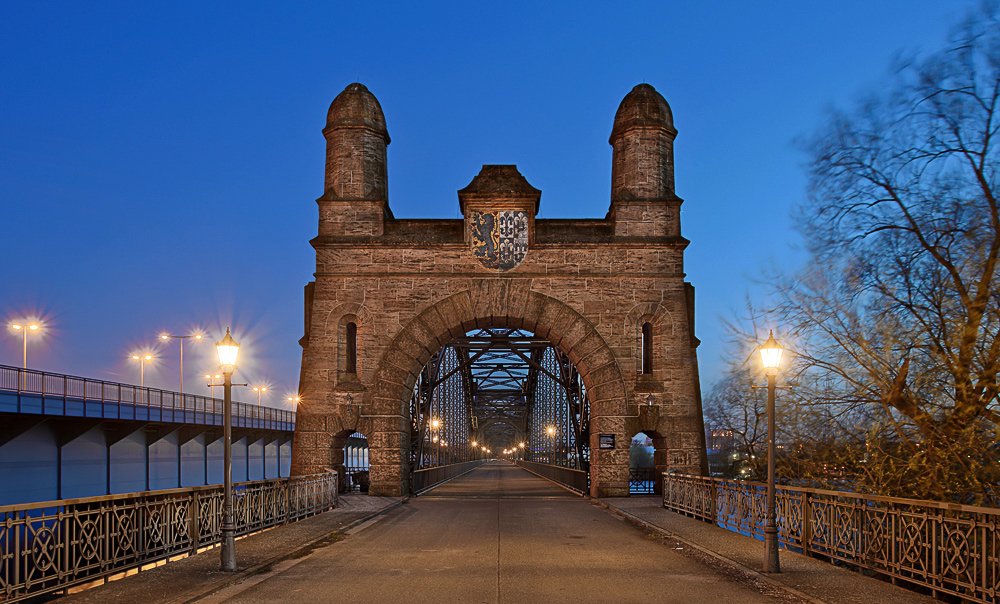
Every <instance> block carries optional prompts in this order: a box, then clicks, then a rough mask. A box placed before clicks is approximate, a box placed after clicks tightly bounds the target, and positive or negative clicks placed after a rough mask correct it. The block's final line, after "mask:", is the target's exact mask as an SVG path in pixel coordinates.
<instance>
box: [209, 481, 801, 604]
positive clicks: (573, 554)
mask: <svg viewBox="0 0 1000 604" xmlns="http://www.w3.org/2000/svg"><path fill="white" fill-rule="evenodd" d="M359 529H360V530H355V531H352V532H350V533H349V535H348V536H347V537H346V538H345V539H343V540H341V541H339V542H336V543H333V544H331V545H329V546H326V547H323V548H320V549H316V550H314V551H312V552H311V553H310V554H308V555H307V556H305V557H302V558H299V559H295V560H287V561H284V562H281V563H279V564H277V565H275V567H274V569H272V570H271V571H270V572H267V573H264V574H261V575H258V576H256V577H250V578H248V579H247V580H245V581H243V582H242V583H239V584H236V585H233V586H230V587H228V588H226V589H224V590H222V591H221V592H218V593H216V594H214V595H212V596H209V597H208V598H206V599H205V600H202V602H205V603H215V602H230V603H264V602H286V601H291V602H406V603H408V604H409V603H422V602H427V603H433V604H448V603H456V604H457V603H461V604H474V603H487V602H489V603H504V604H508V603H509V604H532V603H536V602H537V603H545V604H558V603H563V602H565V603H573V604H581V603H589V602H593V603H602V604H603V603H615V602H629V603H637V602H665V603H672V602H677V603H683V604H697V603H701V602H710V603H712V604H721V603H740V604H743V603H748V604H750V603H756V602H777V601H780V602H790V601H797V600H795V599H790V598H789V597H783V596H778V599H775V597H770V596H767V595H764V594H762V593H761V592H760V591H757V590H755V589H754V588H753V587H752V586H748V585H745V584H743V583H742V582H740V581H738V580H734V579H730V578H728V577H727V576H725V575H724V574H721V573H719V572H717V571H715V570H713V569H712V568H710V567H708V566H706V565H703V564H701V563H699V562H698V561H696V560H693V559H691V558H690V557H687V556H685V555H683V553H681V552H677V551H674V550H673V549H672V547H670V546H667V545H664V542H663V541H660V540H656V539H651V538H648V537H646V536H645V535H643V534H642V533H641V532H640V531H639V530H637V529H635V528H634V527H633V526H631V525H630V524H627V523H626V522H624V521H622V520H621V519H619V518H618V517H616V516H613V515H611V514H610V513H608V512H607V511H605V510H604V509H602V508H600V507H598V506H596V505H594V504H592V503H590V502H588V501H586V500H584V499H583V498H581V497H579V496H577V495H574V494H573V493H570V492H568V491H566V490H564V489H563V488H561V487H559V486H557V485H555V484H553V483H551V482H549V481H547V480H545V479H542V478H539V477H537V476H535V475H533V474H531V473H529V472H527V471H525V470H522V469H521V468H518V467H516V466H512V465H510V464H508V463H506V462H491V463H489V464H487V465H485V466H483V467H481V468H479V469H477V470H474V471H473V472H470V473H468V474H466V475H464V476H461V477H459V478H456V479H454V480H452V481H451V482H448V483H445V484H444V485H442V486H440V487H438V488H436V489H434V490H432V491H430V492H428V493H427V494H426V495H423V496H421V497H418V498H415V499H413V500H411V501H410V502H409V504H407V505H404V506H401V507H399V508H397V509H395V510H393V511H391V512H389V513H388V514H386V515H385V516H384V517H383V518H382V519H380V520H378V521H373V522H372V523H371V524H369V525H367V526H364V525H362V527H359Z"/></svg>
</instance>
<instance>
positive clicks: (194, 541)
mask: <svg viewBox="0 0 1000 604" xmlns="http://www.w3.org/2000/svg"><path fill="white" fill-rule="evenodd" d="M200 515H201V505H200V503H199V500H198V491H197V490H195V491H194V492H193V493H192V494H191V514H190V517H191V518H190V521H191V526H190V527H189V534H190V535H191V555H192V556H193V555H195V554H197V553H198V543H199V542H200V541H201V534H200V530H199V529H200V523H199V522H198V520H199V518H200Z"/></svg>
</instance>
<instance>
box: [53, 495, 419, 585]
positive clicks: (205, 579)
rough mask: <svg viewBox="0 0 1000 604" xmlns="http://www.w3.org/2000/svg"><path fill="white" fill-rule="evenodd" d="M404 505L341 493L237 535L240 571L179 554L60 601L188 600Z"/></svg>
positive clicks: (215, 554) (211, 554)
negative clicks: (308, 513)
mask: <svg viewBox="0 0 1000 604" xmlns="http://www.w3.org/2000/svg"><path fill="white" fill-rule="evenodd" d="M398 505H400V500H399V499H393V498H389V497H369V496H368V495H361V494H357V495H355V494H347V495H341V496H340V505H339V506H338V507H337V508H336V509H333V510H330V511H329V512H325V513H323V514H319V515H317V516H312V517H311V518H306V519H305V520H300V521H298V522H293V523H290V524H286V525H284V526H280V527H276V528H273V529H269V530H266V531H263V532H260V533H256V534H254V535H249V536H247V537H244V538H241V539H237V540H236V561H237V564H238V565H239V568H240V572H238V573H235V574H234V573H223V572H221V571H220V570H219V549H218V548H212V549H209V550H206V551H203V552H201V553H200V554H197V555H195V556H190V557H186V558H181V559H179V560H174V561H171V562H168V563H167V564H163V565H161V566H158V567H156V568H153V569H150V570H145V571H143V572H140V573H138V574H134V575H132V576H129V577H125V578H123V579H120V580H117V581H111V582H109V583H108V584H106V585H102V586H99V587H96V588H93V589H88V590H85V591H81V592H78V593H71V594H70V595H68V596H65V597H62V598H58V599H57V601H58V603H59V604H124V603H138V604H185V603H188V602H196V601H198V600H200V599H202V598H204V597H206V596H208V595H210V594H212V593H214V592H215V591H217V590H219V589H221V588H224V587H225V586H226V585H229V584H230V583H231V582H234V581H237V582H238V581H244V580H246V579H247V578H248V577H251V576H254V575H256V574H258V573H261V572H262V571H265V570H266V569H267V568H268V567H270V566H272V565H274V564H277V563H280V562H281V561H282V560H286V559H288V558H289V557H291V556H303V555H306V554H307V553H308V552H309V551H311V550H312V549H315V548H320V547H323V546H325V545H329V544H330V543H333V542H334V541H336V540H337V539H339V538H341V537H342V535H343V533H344V532H345V531H348V530H350V529H351V528H352V527H355V526H358V525H360V524H362V523H364V522H365V521H367V520H369V519H370V518H372V517H376V516H378V515H379V514H382V513H384V512H385V511H386V510H389V509H392V508H393V507H396V506H398Z"/></svg>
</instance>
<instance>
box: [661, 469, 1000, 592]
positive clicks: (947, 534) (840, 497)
mask: <svg viewBox="0 0 1000 604" xmlns="http://www.w3.org/2000/svg"><path fill="white" fill-rule="evenodd" d="M766 493H767V486H766V485H764V484H762V483H756V482H742V481H737V480H725V479H721V478H708V477H704V476H689V475H683V474H664V475H663V507H665V508H667V509H669V510H672V511H675V512H679V513H682V514H686V515H689V516H693V517H695V518H700V519H702V520H706V521H708V522H712V523H713V524H716V525H718V526H720V527H723V528H726V529H729V530H732V531H736V532H739V533H742V534H744V535H751V536H753V537H760V538H763V535H764V514H765V498H766ZM776 507H777V524H778V540H779V543H780V544H781V545H783V546H784V547H785V548H786V549H791V550H793V551H799V552H801V553H803V554H805V555H807V556H811V557H816V558H826V559H828V560H829V561H838V562H841V563H846V564H847V565H849V566H853V567H854V568H855V569H856V570H861V569H864V570H868V571H873V572H875V573H878V574H881V575H884V576H886V577H889V578H891V579H892V580H893V581H894V582H896V581H901V582H904V583H907V582H908V583H911V584H914V585H917V586H922V587H927V588H929V589H930V590H931V591H932V592H933V595H934V596H937V595H938V594H951V595H954V596H958V597H960V598H964V599H965V600H966V601H970V602H981V603H983V604H987V603H989V604H993V603H994V602H996V600H995V598H996V596H997V593H998V592H1000V509H994V508H984V507H977V506H965V505H958V504H950V503H940V502H935V501H920V500H915V499H899V498H894V497H883V496H879V495H864V494H859V493H850V492H840V491H827V490H822V489H809V488H795V487H785V486H778V487H777V492H776ZM761 551H762V552H763V549H762V550H761Z"/></svg>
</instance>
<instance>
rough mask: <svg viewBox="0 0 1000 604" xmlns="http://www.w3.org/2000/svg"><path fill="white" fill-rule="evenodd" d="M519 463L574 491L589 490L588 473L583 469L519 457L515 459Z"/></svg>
mask: <svg viewBox="0 0 1000 604" xmlns="http://www.w3.org/2000/svg"><path fill="white" fill-rule="evenodd" d="M514 463H516V464H517V465H519V466H521V467H522V468H524V469H525V470H528V471H530V472H534V473H535V474H538V475H539V476H541V477H543V478H548V479H549V480H551V481H553V482H558V483H559V484H561V485H563V486H566V487H569V488H571V489H573V490H574V491H579V492H580V494H581V495H583V494H586V493H587V492H588V490H589V489H588V485H587V473H586V472H585V471H583V470H574V469H573V468H566V467H563V466H554V465H551V464H547V463H538V462H534V461H525V460H523V459H519V460H517V461H515V462H514Z"/></svg>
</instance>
